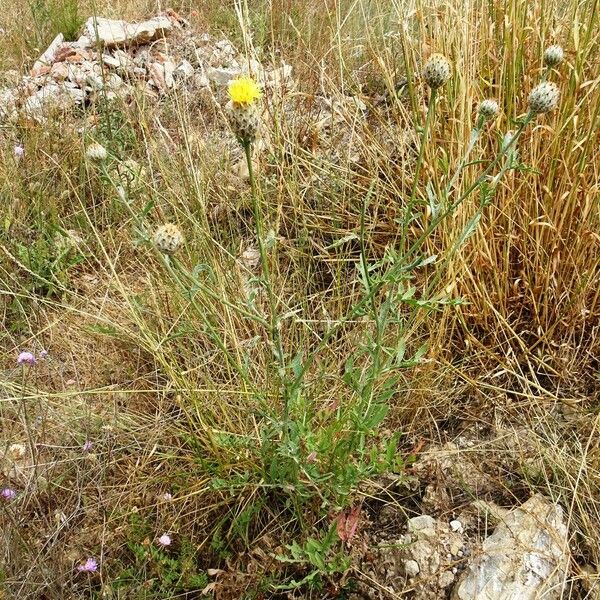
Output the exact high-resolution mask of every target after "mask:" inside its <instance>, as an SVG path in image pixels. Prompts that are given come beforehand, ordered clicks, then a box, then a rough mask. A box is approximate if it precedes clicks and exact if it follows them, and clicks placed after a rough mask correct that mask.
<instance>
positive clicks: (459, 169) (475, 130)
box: [446, 116, 484, 198]
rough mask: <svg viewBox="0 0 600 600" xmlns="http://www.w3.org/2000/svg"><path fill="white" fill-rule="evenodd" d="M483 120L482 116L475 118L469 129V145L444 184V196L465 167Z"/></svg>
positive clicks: (479, 133) (450, 189)
mask: <svg viewBox="0 0 600 600" xmlns="http://www.w3.org/2000/svg"><path fill="white" fill-rule="evenodd" d="M483 122H484V118H483V117H481V116H480V117H479V119H478V120H477V125H475V127H473V129H472V130H471V136H470V138H469V145H468V146H467V150H466V151H465V154H464V156H463V157H462V159H461V161H460V163H459V165H458V167H457V168H456V171H455V172H454V175H452V178H451V179H450V181H449V182H448V185H447V186H446V198H447V197H448V194H449V193H450V192H451V191H452V188H453V187H454V184H455V183H456V180H457V179H458V177H459V175H460V174H461V172H462V170H463V169H464V168H465V165H466V164H467V160H468V159H469V156H470V155H471V152H473V148H475V144H476V143H477V140H478V139H479V136H480V135H481V127H482V126H483Z"/></svg>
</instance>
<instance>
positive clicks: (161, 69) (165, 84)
mask: <svg viewBox="0 0 600 600" xmlns="http://www.w3.org/2000/svg"><path fill="white" fill-rule="evenodd" d="M148 72H149V73H150V75H151V77H152V82H153V83H154V85H155V86H156V87H157V88H158V89H159V90H160V91H161V92H166V91H167V90H168V89H170V88H172V87H173V84H174V83H175V80H174V79H173V73H174V72H175V65H174V64H173V63H172V62H171V61H170V60H168V61H166V62H164V63H159V62H153V63H151V64H150V66H149V67H148Z"/></svg>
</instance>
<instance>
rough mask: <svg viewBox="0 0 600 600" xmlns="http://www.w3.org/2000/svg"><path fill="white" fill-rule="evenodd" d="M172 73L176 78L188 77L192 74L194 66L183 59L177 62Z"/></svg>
mask: <svg viewBox="0 0 600 600" xmlns="http://www.w3.org/2000/svg"><path fill="white" fill-rule="evenodd" d="M173 75H174V76H175V77H176V78H177V79H188V78H190V77H192V76H193V75H194V67H193V66H192V63H191V62H189V61H187V60H183V61H181V63H179V65H178V66H177V68H176V69H175V72H174V73H173Z"/></svg>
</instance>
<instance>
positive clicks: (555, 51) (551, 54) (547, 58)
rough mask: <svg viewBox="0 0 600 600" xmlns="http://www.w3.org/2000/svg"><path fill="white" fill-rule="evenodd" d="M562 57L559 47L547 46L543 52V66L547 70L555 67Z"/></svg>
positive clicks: (561, 50)
mask: <svg viewBox="0 0 600 600" xmlns="http://www.w3.org/2000/svg"><path fill="white" fill-rule="evenodd" d="M564 57H565V53H564V51H563V49H562V48H561V47H560V46H558V45H555V46H549V47H548V48H546V51H545V52H544V64H545V65H546V66H547V67H548V68H552V67H556V66H557V65H559V64H560V63H561V62H562V61H563V59H564Z"/></svg>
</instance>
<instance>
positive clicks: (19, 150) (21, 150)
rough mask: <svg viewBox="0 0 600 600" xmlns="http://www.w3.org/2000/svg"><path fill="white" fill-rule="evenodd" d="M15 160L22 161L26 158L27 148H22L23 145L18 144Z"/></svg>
mask: <svg viewBox="0 0 600 600" xmlns="http://www.w3.org/2000/svg"><path fill="white" fill-rule="evenodd" d="M14 152H15V158H16V159H17V160H21V159H22V158H23V157H24V156H25V148H23V146H21V144H17V145H16V146H15V150H14Z"/></svg>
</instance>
